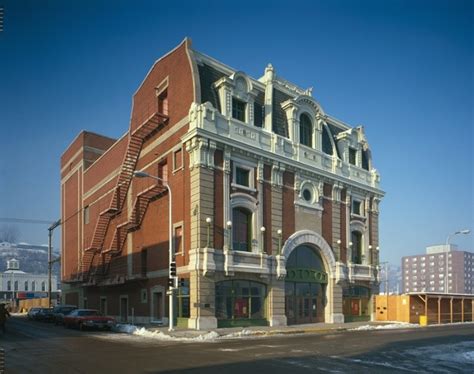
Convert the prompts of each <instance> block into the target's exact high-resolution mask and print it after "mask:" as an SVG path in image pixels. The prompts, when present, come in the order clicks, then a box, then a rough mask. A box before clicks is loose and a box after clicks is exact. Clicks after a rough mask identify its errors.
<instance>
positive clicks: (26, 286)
mask: <svg viewBox="0 0 474 374" xmlns="http://www.w3.org/2000/svg"><path fill="white" fill-rule="evenodd" d="M25 291H28V281H25Z"/></svg>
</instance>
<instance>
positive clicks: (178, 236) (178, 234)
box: [174, 226, 183, 253]
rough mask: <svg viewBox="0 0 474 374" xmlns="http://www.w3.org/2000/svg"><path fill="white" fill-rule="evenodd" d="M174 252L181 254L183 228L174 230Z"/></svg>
mask: <svg viewBox="0 0 474 374" xmlns="http://www.w3.org/2000/svg"><path fill="white" fill-rule="evenodd" d="M174 252H175V253H183V227H182V226H178V227H175V228H174Z"/></svg>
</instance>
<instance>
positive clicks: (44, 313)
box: [34, 308, 53, 322]
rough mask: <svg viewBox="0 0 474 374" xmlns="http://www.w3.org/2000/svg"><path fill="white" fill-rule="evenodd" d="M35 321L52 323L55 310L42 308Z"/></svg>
mask: <svg viewBox="0 0 474 374" xmlns="http://www.w3.org/2000/svg"><path fill="white" fill-rule="evenodd" d="M34 319H35V320H37V321H42V322H51V321H52V320H53V308H40V310H39V311H38V313H36V314H35V318H34Z"/></svg>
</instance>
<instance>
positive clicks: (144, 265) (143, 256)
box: [140, 249, 148, 276]
mask: <svg viewBox="0 0 474 374" xmlns="http://www.w3.org/2000/svg"><path fill="white" fill-rule="evenodd" d="M140 260H141V261H140V262H141V273H142V275H143V276H146V273H147V272H148V250H147V249H142V251H141V253H140Z"/></svg>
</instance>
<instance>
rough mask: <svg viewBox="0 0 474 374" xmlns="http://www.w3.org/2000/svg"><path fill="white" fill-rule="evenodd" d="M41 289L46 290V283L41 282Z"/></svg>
mask: <svg viewBox="0 0 474 374" xmlns="http://www.w3.org/2000/svg"><path fill="white" fill-rule="evenodd" d="M41 291H46V284H45V283H44V282H41Z"/></svg>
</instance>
